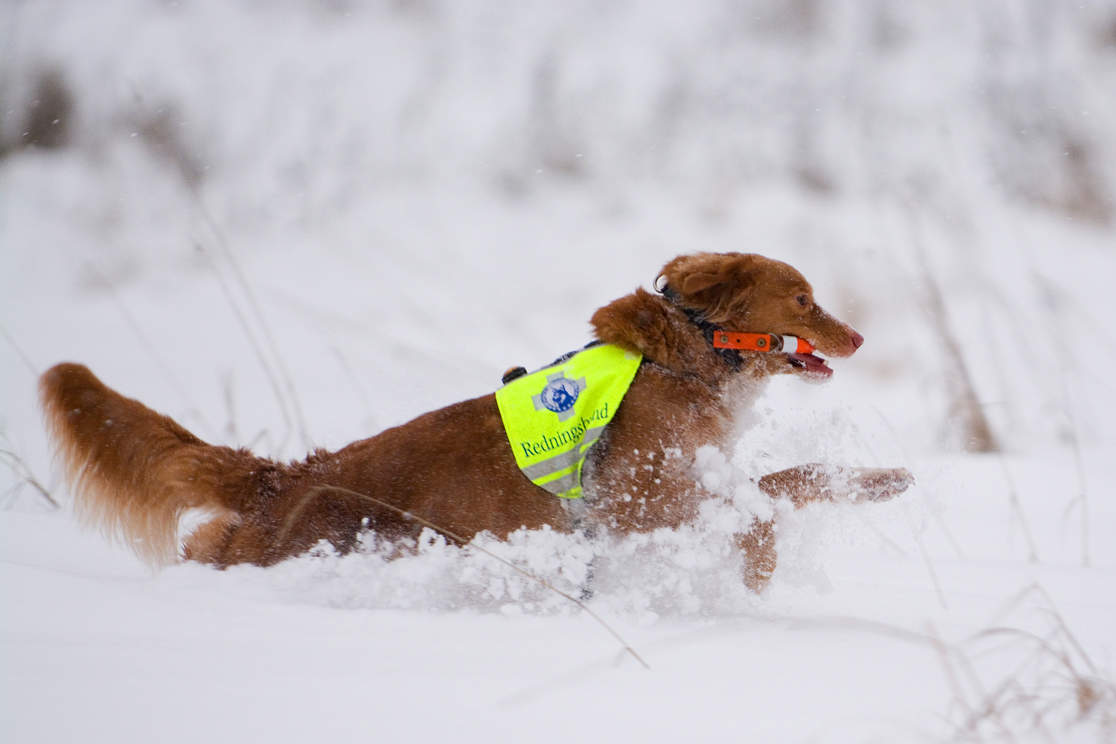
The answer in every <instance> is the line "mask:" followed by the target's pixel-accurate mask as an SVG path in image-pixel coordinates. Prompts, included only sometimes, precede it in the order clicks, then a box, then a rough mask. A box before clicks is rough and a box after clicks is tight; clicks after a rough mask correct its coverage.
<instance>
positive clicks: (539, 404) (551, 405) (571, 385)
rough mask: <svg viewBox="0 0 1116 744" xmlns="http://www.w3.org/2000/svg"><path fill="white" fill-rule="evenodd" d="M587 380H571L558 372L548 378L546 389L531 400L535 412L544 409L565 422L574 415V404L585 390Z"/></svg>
mask: <svg viewBox="0 0 1116 744" xmlns="http://www.w3.org/2000/svg"><path fill="white" fill-rule="evenodd" d="M585 388H586V385H585V378H584V377H582V378H581V379H580V380H571V379H570V378H568V377H566V375H565V373H564V372H556V373H555V374H552V375H550V376H548V377H547V378H546V387H544V388H543V389H542V392H540V393H539V394H538V395H536V396H534V397H532V398H531V401H532V402H533V403H534V404H535V410H536V411H541V410H543V409H544V408H545V409H546V410H548V411H553V412H554V413H556V414H558V420H559V421H565V420H566V419H568V418H570V417H571V416H573V415H574V410H573V408H574V403H576V402H577V398H578V396H579V395H581V392H582V391H583V390H585Z"/></svg>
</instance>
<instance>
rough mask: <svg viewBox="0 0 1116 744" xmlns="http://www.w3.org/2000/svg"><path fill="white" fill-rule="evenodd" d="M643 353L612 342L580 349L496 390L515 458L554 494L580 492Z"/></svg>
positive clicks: (565, 495)
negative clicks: (588, 462)
mask: <svg viewBox="0 0 1116 744" xmlns="http://www.w3.org/2000/svg"><path fill="white" fill-rule="evenodd" d="M641 361H643V357H642V356H641V355H639V354H637V353H635V352H631V351H628V350H626V349H622V348H621V347H619V346H614V345H612V344H599V345H597V346H591V347H589V348H588V349H585V350H584V351H580V352H578V353H577V354H575V355H574V356H572V357H570V358H569V359H566V360H565V361H563V362H561V363H560V364H556V365H555V366H553V367H547V368H546V369H541V370H539V371H538V372H533V373H531V374H529V375H525V376H523V377H519V378H517V379H515V380H512V381H511V382H510V383H508V384H507V385H505V386H504V387H502V388H500V389H499V390H497V391H496V404H497V405H498V406H499V408H500V418H501V419H503V421H504V431H505V432H507V435H508V442H509V443H510V444H511V448H512V453H513V454H514V455H515V463H516V465H518V466H519V469H520V470H522V471H523V474H524V475H525V476H527V478H529V479H530V480H531V482H532V483H534V484H535V485H536V486H539V487H541V488H545V489H546V490H547V491H550V492H551V493H552V494H554V495H555V496H561V497H562V498H566V499H576V498H579V497H580V496H581V468H582V466H583V465H584V464H585V457H586V455H587V454H588V452H589V448H590V447H592V446H593V444H594V443H595V442H596V441H597V440H598V439H599V438H600V436H601V434H602V433H603V432H604V428H605V426H606V425H608V422H609V421H611V420H612V417H613V416H614V415H615V414H616V409H617V408H618V407H619V406H620V402H621V401H622V400H623V399H624V395H625V394H626V393H627V392H628V388H629V387H630V386H631V384H632V379H634V378H635V374H636V372H637V371H638V370H639V365H640V362H641Z"/></svg>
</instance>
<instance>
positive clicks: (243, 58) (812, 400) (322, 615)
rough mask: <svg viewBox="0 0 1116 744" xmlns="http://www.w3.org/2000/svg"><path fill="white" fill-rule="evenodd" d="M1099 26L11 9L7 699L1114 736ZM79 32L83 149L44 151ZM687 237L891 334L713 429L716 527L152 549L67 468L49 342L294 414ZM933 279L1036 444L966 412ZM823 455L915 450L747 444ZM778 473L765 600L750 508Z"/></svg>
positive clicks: (431, 11)
mask: <svg viewBox="0 0 1116 744" xmlns="http://www.w3.org/2000/svg"><path fill="white" fill-rule="evenodd" d="M1114 24H1116V4H1113V3H1112V2H1107V1H1106V2H1100V1H1096V2H1091V3H1085V4H1080V5H1074V6H1069V5H1066V4H1043V3H1023V2H1015V1H1013V0H997V1H996V2H989V3H982V4H980V5H979V6H977V5H972V4H969V3H963V2H959V1H957V2H953V1H950V2H934V3H929V2H927V3H907V2H880V3H871V4H862V3H827V4H816V3H809V2H807V3H792V4H766V3H759V2H744V3H731V4H729V3H717V2H712V1H710V2H700V3H691V4H689V5H687V6H686V9H685V10H683V9H682V6H679V5H677V4H672V3H652V4H648V5H646V6H637V5H636V4H625V3H620V4H612V5H608V6H607V7H604V6H599V4H596V3H592V4H591V3H575V4H562V6H561V9H559V6H558V5H555V4H551V3H545V2H529V3H523V2H510V1H499V2H492V3H488V4H485V5H483V6H479V5H475V4H456V3H443V2H437V1H436V0H424V1H420V2H398V3H377V2H356V1H347V0H333V1H331V2H309V1H305V2H299V1H295V0H290V1H289V2H284V3H276V4H260V3H255V2H249V1H248V0H244V1H243V2H217V1H216V0H207V1H198V2H191V3H156V4H153V3H148V2H141V1H140V0H120V1H119V2H114V3H108V4H100V5H99V6H98V8H97V9H96V10H95V11H94V10H93V9H92V7H91V6H90V5H88V4H85V3H82V2H79V1H78V0H67V1H62V0H59V1H58V2H36V3H12V4H9V5H8V6H6V7H5V9H4V11H3V12H2V13H0V39H3V40H4V41H3V42H0V45H2V47H3V51H2V52H0V99H2V100H3V104H2V106H0V332H2V333H0V335H2V336H3V338H0V390H2V391H3V392H0V401H2V405H0V435H2V436H0V450H4V451H5V452H10V453H12V455H14V456H16V457H18V458H19V463H14V462H13V463H12V464H13V465H15V467H11V468H7V467H5V468H0V507H2V508H0V533H2V534H0V587H2V589H0V592H2V593H0V596H2V597H3V600H2V605H0V685H2V686H0V737H2V738H3V739H4V740H5V741H7V740H11V741H43V742H61V741H74V740H79V739H80V740H82V741H87V742H112V743H113V744H118V743H119V742H133V741H134V742H139V741H153V740H155V741H165V742H177V741H183V742H185V741H196V740H198V739H199V737H205V738H207V739H214V738H216V739H220V740H225V739H228V740H234V739H249V738H251V739H254V740H266V741H271V742H287V741H290V742H294V741H307V740H311V741H313V740H318V739H323V740H324V739H327V738H328V739H330V740H336V741H364V740H367V739H369V738H372V737H384V738H403V737H407V738H408V739H410V738H415V737H423V738H427V737H429V738H433V737H440V736H454V737H455V738H459V739H465V740H468V741H473V740H476V741H509V740H513V739H514V740H523V739H530V740H532V741H569V740H571V739H577V740H590V741H594V740H601V741H603V740H616V739H617V738H618V737H623V738H624V739H625V740H629V739H632V740H635V739H644V740H648V741H673V740H677V739H680V738H685V739H687V740H695V741H703V740H711V739H714V738H715V737H716V738H732V739H741V738H744V739H747V740H756V741H794V742H797V741H803V742H806V741H818V742H866V741H887V742H893V741H927V742H941V741H952V740H957V739H960V740H968V741H1027V742H1029V741H1036V742H1037V741H1058V742H1105V741H1112V740H1113V739H1114V738H1116V691H1114V690H1113V687H1112V680H1113V665H1114V663H1116V658H1114V655H1116V646H1114V643H1113V639H1114V636H1113V633H1112V628H1113V627H1116V591H1114V590H1116V546H1114V545H1113V543H1112V541H1111V540H1110V539H1109V536H1110V535H1112V534H1113V533H1114V532H1116V499H1114V498H1113V490H1112V487H1111V485H1110V479H1108V478H1106V475H1107V466H1108V465H1109V461H1110V459H1111V452H1112V451H1113V444H1114V439H1116V437H1114V436H1113V434H1112V430H1111V427H1110V426H1109V425H1108V424H1109V420H1110V418H1111V416H1112V414H1113V412H1116V386H1113V384H1112V381H1111V379H1110V376H1109V375H1108V374H1107V371H1108V370H1109V369H1111V368H1112V367H1113V364H1114V363H1116V334H1114V333H1113V331H1114V328H1113V323H1112V320H1111V311H1110V309H1109V307H1108V305H1107V304H1106V299H1107V297H1108V295H1109V294H1110V291H1111V284H1112V277H1113V276H1116V253H1114V251H1113V247H1114V246H1116V231H1114V229H1113V224H1114V222H1113V221H1114V219H1116V217H1114V215H1113V211H1114V210H1116V206H1114V199H1116V148H1114V146H1113V141H1112V139H1111V132H1112V131H1116V99H1114V98H1113V97H1112V96H1111V90H1113V89H1114V87H1116V44H1114V43H1113V38H1112V33H1113V28H1116V26H1114ZM44 69H54V70H57V71H58V72H59V74H60V75H61V76H62V79H63V80H64V81H65V82H66V84H67V85H68V86H69V88H70V90H71V91H72V94H73V111H72V113H71V115H70V125H69V129H68V130H67V131H68V134H67V140H66V144H65V145H64V146H63V147H60V148H57V149H48V148H26V147H19V146H18V145H19V143H20V141H21V139H22V137H21V135H22V132H23V131H25V126H24V117H25V115H26V112H27V111H28V109H29V108H30V107H31V106H32V105H33V101H34V99H35V95H36V94H35V93H34V92H33V89H34V81H35V80H36V79H37V76H38V75H39V73H40V71H42V70H44ZM696 250H715V251H729V250H742V251H756V252H760V253H764V254H767V255H771V256H774V257H778V258H781V259H784V260H787V261H789V262H791V263H792V264H794V265H796V266H797V267H799V268H800V269H801V270H802V271H803V272H804V273H805V275H806V276H807V277H808V278H810V280H811V281H812V282H813V284H814V286H815V291H816V295H817V297H818V299H819V301H820V302H821V303H822V304H823V305H824V306H825V307H826V308H827V309H829V310H830V311H832V312H833V313H834V314H836V315H837V316H839V317H842V318H844V319H847V320H849V321H850V322H851V323H852V324H853V325H854V326H855V327H856V328H857V330H858V331H860V332H861V333H862V334H863V335H864V336H865V338H866V339H867V341H866V344H865V346H864V348H863V349H861V350H860V351H859V352H858V353H857V354H856V356H854V357H853V358H851V359H848V360H837V361H835V362H834V363H833V365H832V366H833V367H834V369H835V374H834V377H833V379H832V381H831V382H829V383H826V384H825V385H802V384H800V383H798V382H797V381H793V380H778V381H775V382H774V383H772V385H771V386H770V387H769V388H768V390H767V392H766V393H765V395H764V396H763V397H761V398H760V400H759V401H758V402H757V403H756V405H755V406H754V407H753V408H751V409H749V410H742V411H740V413H739V419H740V424H741V434H740V437H739V439H738V441H736V442H735V443H734V444H733V446H732V447H731V448H726V450H725V451H720V450H717V449H714V448H707V449H705V450H703V451H702V452H700V453H698V461H697V465H696V472H695V476H696V477H698V478H699V479H701V480H702V481H703V482H705V483H706V484H707V485H708V486H709V487H711V488H714V489H716V490H717V491H718V493H720V494H722V496H723V497H724V498H723V499H722V500H719V501H714V502H710V503H709V504H707V505H706V507H705V508H704V509H703V511H702V514H701V518H700V519H699V521H698V523H697V524H695V525H694V526H692V527H687V528H685V529H681V530H677V531H665V532H660V533H654V534H651V535H646V536H635V537H630V538H623V539H621V538H617V537H614V536H603V537H601V538H599V539H597V540H595V541H594V540H589V539H587V538H585V537H582V536H573V537H571V536H564V535H558V534H556V533H553V532H551V531H540V532H537V533H517V534H515V535H513V536H512V538H511V539H510V540H509V541H508V542H507V543H502V542H499V541H496V540H493V539H491V538H488V537H482V538H479V539H478V541H477V542H476V544H475V545H474V546H473V547H470V548H466V549H464V550H460V549H457V548H453V547H450V546H447V545H446V544H445V543H444V541H442V540H441V539H440V538H439V537H438V536H437V535H435V534H433V533H428V534H426V535H424V539H423V540H421V541H420V546H419V550H418V554H417V555H415V556H412V557H407V558H403V559H400V560H395V561H388V560H385V555H387V554H388V553H389V552H390V546H387V545H383V544H381V543H379V542H377V541H376V540H375V539H373V538H369V540H368V542H367V544H366V545H365V549H364V550H363V551H362V552H361V553H360V554H357V555H351V556H346V557H338V556H335V555H332V554H331V553H330V552H329V551H328V550H324V549H323V550H320V551H317V552H316V553H315V554H313V555H308V556H304V557H301V558H298V559H295V560H292V561H288V562H286V563H284V564H281V565H279V566H276V567H273V568H269V569H259V568H254V567H234V568H231V569H229V570H227V571H223V572H218V571H213V570H211V569H208V568H205V567H201V566H197V565H179V566H174V567H171V568H168V569H164V570H162V571H160V572H158V573H152V572H151V571H150V570H149V569H147V568H146V567H144V566H143V565H142V564H141V563H140V562H139V561H138V560H137V559H136V558H135V557H134V556H133V555H132V554H131V553H130V552H129V551H128V550H127V549H126V548H125V547H124V546H120V545H113V544H111V543H110V542H109V541H107V540H105V539H102V537H101V536H99V535H97V534H93V533H90V532H87V531H84V530H83V529H81V527H80V526H79V525H78V524H77V523H76V521H75V519H74V516H73V514H72V511H71V508H70V497H69V495H68V494H67V493H66V491H65V489H64V486H63V485H62V483H61V482H60V478H59V473H58V471H57V469H54V468H53V467H52V465H51V461H50V454H49V449H48V445H47V442H46V439H45V434H44V432H43V429H42V425H41V421H40V417H39V412H38V410H37V407H36V401H35V380H36V377H37V373H39V372H41V371H43V370H44V369H46V368H47V367H48V366H49V365H51V364H53V363H55V362H58V361H62V360H67V359H69V360H75V361H81V362H83V363H85V364H88V365H89V366H90V367H91V368H92V369H93V370H94V372H95V373H96V374H98V375H99V376H100V377H101V378H102V379H103V380H104V381H105V382H106V383H108V384H109V385H112V386H113V387H115V388H117V389H118V390H120V391H121V392H123V393H125V394H126V395H129V396H133V397H136V398H138V399H140V400H142V401H144V402H145V403H147V404H148V405H150V406H151V407H153V408H155V409H156V410H159V411H161V412H165V413H167V414H169V415H172V416H173V417H175V418H176V419H177V420H179V421H180V422H182V423H183V424H184V425H185V426H187V427H188V428H190V429H191V430H193V431H195V433H197V434H198V435H199V436H202V437H203V438H205V439H207V440H209V441H212V442H217V443H222V444H231V445H238V446H251V447H253V449H255V450H256V451H257V452H260V453H261V454H267V455H269V456H273V457H279V458H295V457H300V456H301V455H302V454H303V453H305V451H306V450H307V449H308V448H309V447H310V446H323V447H328V448H335V447H339V446H342V445H344V444H346V443H348V442H350V441H352V440H354V439H357V438H361V437H364V436H368V435H370V434H372V433H374V432H376V431H379V430H381V429H383V428H385V427H387V426H391V425H395V424H399V423H402V422H404V421H407V420H409V419H410V418H412V417H413V416H415V415H417V414H419V413H422V412H424V411H427V410H430V409H432V408H435V407H439V406H442V405H445V404H447V403H450V402H453V401H456V400H461V399H464V398H467V397H471V396H475V395H481V394H484V393H486V392H490V391H492V390H493V389H494V388H495V386H496V385H497V384H498V382H499V376H500V374H501V373H502V372H503V371H504V370H505V369H507V368H508V367H509V366H512V365H516V364H523V365H525V366H527V367H529V368H534V367H538V366H540V365H541V364H544V363H546V362H548V361H549V360H551V359H553V358H554V357H556V356H557V355H558V354H560V353H562V352H564V351H567V350H569V349H572V348H577V347H579V346H581V345H582V344H583V343H584V342H585V341H586V340H588V326H587V319H588V318H589V316H590V315H591V314H592V312H593V310H594V309H595V308H596V307H598V306H600V305H601V304H603V303H605V302H607V301H609V300H611V299H613V298H615V297H617V296H620V295H621V294H624V293H626V292H629V291H631V290H632V289H633V288H634V287H636V286H644V287H650V284H651V282H652V280H653V279H654V277H655V275H656V273H657V271H658V269H659V267H660V266H661V265H662V264H663V263H664V262H665V261H666V260H667V259H669V258H670V257H672V256H673V255H676V254H678V253H680V252H689V251H696ZM935 289H936V290H937V291H938V292H940V293H941V296H942V298H943V307H944V318H937V319H936V318H935V316H934V312H933V310H932V308H931V303H930V302H929V301H928V299H927V298H928V297H929V296H931V295H932V293H933V291H934V290H935ZM942 322H944V323H945V325H946V326H948V328H949V329H950V331H951V332H952V334H953V335H955V336H956V338H957V339H958V342H959V346H960V349H961V353H962V359H963V363H964V367H965V370H966V372H967V374H968V375H969V377H970V379H971V380H972V387H973V389H974V390H975V393H976V395H977V398H978V402H979V405H980V408H981V410H982V411H983V412H984V414H985V415H986V417H987V418H988V421H989V423H990V425H991V427H992V430H993V432H994V434H995V436H996V438H997V440H998V442H999V443H1000V444H1001V445H1002V447H1001V449H1002V451H1003V452H1002V454H972V453H969V452H966V451H965V446H964V445H965V439H966V437H967V434H966V433H965V431H964V430H963V428H962V427H961V426H960V425H959V423H960V421H961V419H962V414H963V411H962V410H960V409H958V408H957V407H956V405H955V403H956V400H957V384H958V380H959V377H958V374H959V372H958V368H957V366H956V365H954V364H952V363H951V362H950V361H949V360H948V358H947V356H946V354H945V353H944V350H943V337H942V335H941V332H940V326H941V323H942ZM667 454H668V453H648V456H666V455H667ZM3 458H4V462H5V463H7V462H8V461H9V460H10V456H8V455H4V456H3ZM805 462H826V463H835V464H846V465H868V466H903V467H907V468H909V469H910V470H911V471H912V472H913V473H914V474H915V477H916V479H917V484H916V485H915V486H914V487H913V488H912V489H911V490H909V491H908V492H907V493H905V494H904V495H903V496H901V497H900V498H898V499H896V500H895V501H892V502H888V503H883V504H859V505H849V504H830V505H817V506H811V507H809V508H807V509H804V510H801V511H797V512H794V511H788V510H787V509H786V508H785V507H784V506H782V505H779V504H776V505H771V504H770V503H768V502H766V501H765V500H763V499H762V497H761V496H760V495H759V494H758V492H757V491H756V489H755V488H754V486H752V481H751V479H752V478H755V477H757V476H759V475H763V474H765V473H768V472H771V471H774V470H778V469H780V468H783V467H788V466H791V465H797V464H801V463H805ZM28 475H30V476H31V477H34V478H36V479H37V480H38V481H39V482H41V484H42V485H43V486H44V487H46V488H47V489H48V490H49V491H50V493H51V494H52V495H53V496H54V497H55V498H56V499H58V500H59V501H61V502H62V503H63V508H62V509H60V510H57V511H55V510H52V509H50V508H49V506H48V505H47V504H46V502H45V500H44V499H42V498H41V497H40V496H39V495H38V494H37V492H36V491H35V489H34V488H33V487H32V486H31V485H30V484H29V482H28V477H27V476H28ZM770 510H777V511H778V513H779V517H780V531H779V534H778V541H779V549H780V563H779V567H778V569H777V571H776V573H775V576H774V578H773V581H772V584H771V585H770V587H769V588H768V590H767V591H766V592H765V593H764V594H763V595H762V596H756V595H754V594H751V593H750V592H748V591H747V590H746V589H745V588H744V587H743V585H742V584H741V582H740V580H739V576H740V568H741V563H740V561H741V558H740V556H739V555H738V554H737V553H736V552H735V551H734V550H732V548H731V535H732V534H733V532H734V530H735V529H737V528H738V527H739V526H740V524H741V523H742V522H743V521H746V520H747V519H748V518H750V515H751V514H753V513H766V512H767V511H770ZM493 554H494V555H495V556H499V557H500V558H503V559H505V560H508V561H511V562H513V563H514V564H515V565H516V566H518V567H520V568H522V569H525V570H527V571H530V572H532V573H533V574H535V575H537V576H539V577H541V578H543V579H545V580H546V581H547V582H549V583H550V584H552V585H553V586H554V587H555V588H556V589H560V590H561V591H563V592H568V593H571V594H573V595H575V596H577V594H578V593H579V591H580V587H581V586H582V584H583V583H584V577H585V576H586V574H587V572H588V571H589V570H590V567H591V569H592V572H593V588H594V594H593V597H592V599H590V600H588V602H587V605H588V607H589V609H591V610H592V611H593V612H594V613H596V614H597V615H599V616H600V617H601V618H602V619H603V620H604V621H605V622H607V623H608V625H609V626H610V627H612V628H613V629H614V630H615V631H617V632H618V633H619V634H620V635H621V636H622V637H623V638H624V640H625V641H626V642H627V643H628V644H630V646H631V647H632V648H633V649H634V650H635V651H636V652H637V653H638V654H639V655H640V656H641V657H642V658H643V659H645V660H646V661H647V663H648V664H649V666H650V669H649V670H645V669H643V668H642V667H641V666H640V665H639V664H638V663H637V662H636V661H635V659H634V658H633V657H631V656H630V655H628V654H626V653H625V652H624V651H623V648H622V646H621V645H620V644H619V643H618V642H617V641H616V640H615V639H614V638H613V637H612V635H610V633H609V632H608V631H607V630H606V629H605V628H603V627H602V626H601V625H599V624H598V623H596V622H595V621H594V620H593V619H592V618H591V617H590V616H589V615H588V614H587V613H586V612H585V611H584V610H582V609H580V608H578V607H577V606H575V605H574V604H573V603H572V602H570V601H569V600H568V599H566V598H563V597H562V596H560V595H559V594H557V593H556V592H554V591H551V590H549V589H547V588H545V587H544V586H542V585H541V584H539V583H538V582H537V581H535V580H533V579H531V578H528V577H526V576H524V575H522V574H520V573H517V572H515V571H513V570H512V569H510V568H508V567H507V566H506V565H505V564H503V563H501V562H500V561H499V560H497V559H496V558H494V557H493ZM993 696H995V700H996V701H997V702H996V704H995V705H991V706H986V705H985V703H986V701H988V700H990V699H991V698H992V697H993ZM1090 696H1093V697H1090ZM1036 711H1043V713H1042V714H1041V715H1040V714H1037V713H1036Z"/></svg>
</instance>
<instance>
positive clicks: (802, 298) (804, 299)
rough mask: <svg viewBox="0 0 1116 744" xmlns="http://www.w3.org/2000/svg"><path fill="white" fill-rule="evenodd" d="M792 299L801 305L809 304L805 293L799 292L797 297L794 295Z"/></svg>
mask: <svg viewBox="0 0 1116 744" xmlns="http://www.w3.org/2000/svg"><path fill="white" fill-rule="evenodd" d="M794 299H796V300H798V304H799V305H801V306H802V307H806V306H808V305H809V304H810V298H809V297H808V296H807V295H804V294H800V295H798V297H795V298H794Z"/></svg>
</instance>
